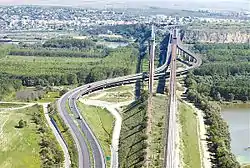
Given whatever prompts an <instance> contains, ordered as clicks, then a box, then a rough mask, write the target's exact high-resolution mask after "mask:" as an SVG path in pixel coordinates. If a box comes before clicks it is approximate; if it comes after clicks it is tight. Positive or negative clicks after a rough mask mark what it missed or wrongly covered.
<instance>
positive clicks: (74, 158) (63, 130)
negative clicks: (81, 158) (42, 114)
mask: <svg viewBox="0 0 250 168" xmlns="http://www.w3.org/2000/svg"><path fill="white" fill-rule="evenodd" d="M49 113H50V117H51V119H52V120H53V122H54V124H55V125H56V127H57V128H58V130H59V132H60V135H61V136H62V138H63V140H64V141H65V143H66V145H67V148H68V151H69V155H70V161H71V167H72V168H78V153H77V148H76V144H75V143H74V139H73V137H72V135H71V133H70V131H69V128H68V127H67V126H66V124H65V123H64V121H63V120H62V118H61V117H60V115H59V114H58V112H57V110H56V106H55V104H54V103H52V104H50V107H49Z"/></svg>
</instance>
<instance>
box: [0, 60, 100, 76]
mask: <svg viewBox="0 0 250 168" xmlns="http://www.w3.org/2000/svg"><path fill="white" fill-rule="evenodd" d="M100 60H101V59H100V58H75V57H72V58H66V57H37V56H36V57H32V56H7V57H4V58H2V59H0V72H5V73H9V74H14V75H30V74H35V75H42V74H48V75H49V73H50V75H52V74H63V73H66V74H70V73H76V72H78V71H80V70H81V69H85V68H86V65H89V64H95V63H97V62H98V61H100Z"/></svg>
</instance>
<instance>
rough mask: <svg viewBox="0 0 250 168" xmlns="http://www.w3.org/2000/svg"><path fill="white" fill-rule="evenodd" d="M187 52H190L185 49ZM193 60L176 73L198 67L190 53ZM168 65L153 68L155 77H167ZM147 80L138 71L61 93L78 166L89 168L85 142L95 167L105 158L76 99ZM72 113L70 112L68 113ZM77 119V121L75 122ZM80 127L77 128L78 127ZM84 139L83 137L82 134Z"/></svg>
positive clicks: (99, 167)
mask: <svg viewBox="0 0 250 168" xmlns="http://www.w3.org/2000/svg"><path fill="white" fill-rule="evenodd" d="M177 47H178V48H179V49H180V50H183V51H185V52H186V51H187V50H186V49H185V48H183V47H182V46H181V45H180V44H177ZM187 53H190V52H189V51H187ZM190 56H192V57H193V58H194V60H195V63H194V64H192V66H190V67H188V68H186V69H184V70H179V71H177V75H181V74H183V73H186V72H187V71H188V70H190V69H193V68H195V67H198V66H199V65H200V64H201V59H200V58H199V57H197V56H196V55H193V54H192V55H191V54H190ZM167 67H168V63H167V61H166V63H165V64H164V65H163V66H162V67H159V68H157V69H156V70H155V78H157V77H159V76H161V75H165V74H166V73H167V77H169V72H163V73H161V72H162V71H165V70H166V69H167ZM139 79H140V80H148V75H145V74H142V73H139V74H134V75H128V76H123V77H118V78H114V79H107V80H103V81H98V82H94V83H91V84H87V85H83V86H81V87H78V88H75V89H73V90H71V91H69V92H68V93H66V94H65V95H63V96H62V97H61V98H60V99H59V101H58V110H59V113H60V115H61V117H62V118H63V120H64V122H65V123H66V124H67V125H68V126H69V128H70V131H71V133H72V135H73V138H74V141H75V143H76V145H77V150H78V154H79V167H80V168H90V167H91V162H90V154H89V150H88V147H87V142H89V144H90V147H91V150H92V151H93V157H94V165H95V167H96V168H105V167H106V163H105V158H104V154H103V151H102V149H101V146H100V144H99V143H98V140H97V139H96V137H95V136H94V134H93V132H92V130H91V129H90V128H89V126H88V124H87V122H86V121H85V120H84V119H83V118H82V116H81V114H80V113H79V110H78V107H77V105H76V100H77V99H79V97H81V96H82V95H85V94H88V93H90V92H93V91H96V90H100V89H103V88H106V87H113V86H118V85H123V84H130V83H135V82H136V81H137V80H139ZM67 100H68V102H69V106H70V111H68V110H67V108H66V104H67ZM70 113H72V114H70ZM75 120H77V122H75ZM78 126H79V127H80V129H79V127H78ZM83 135H84V136H85V137H86V139H85V138H84V136H83Z"/></svg>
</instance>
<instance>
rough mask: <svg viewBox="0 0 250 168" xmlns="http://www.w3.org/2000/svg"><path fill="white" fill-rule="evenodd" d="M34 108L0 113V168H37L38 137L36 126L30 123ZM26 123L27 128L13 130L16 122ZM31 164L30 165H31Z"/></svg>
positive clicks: (39, 164) (39, 162)
mask: <svg viewBox="0 0 250 168" xmlns="http://www.w3.org/2000/svg"><path fill="white" fill-rule="evenodd" d="M36 110H37V109H36V108H35V107H30V108H26V109H23V110H16V111H8V112H5V111H1V112H0V167H1V168H21V167H25V168H38V167H40V166H41V161H40V156H39V151H40V149H39V142H40V135H39V134H37V133H36V125H35V124H34V123H32V122H31V118H32V113H33V112H34V111H36ZM20 119H23V120H25V121H27V125H28V126H27V127H25V128H21V129H20V128H15V126H16V125H17V123H18V121H19V120H20ZM31 163H32V164H31Z"/></svg>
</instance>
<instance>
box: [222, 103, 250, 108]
mask: <svg viewBox="0 0 250 168" xmlns="http://www.w3.org/2000/svg"><path fill="white" fill-rule="evenodd" d="M217 103H218V104H219V105H220V107H221V108H222V109H225V108H250V101H248V102H242V101H233V102H225V101H223V102H217Z"/></svg>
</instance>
